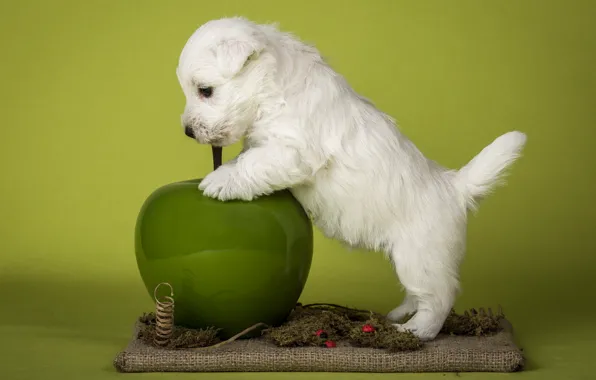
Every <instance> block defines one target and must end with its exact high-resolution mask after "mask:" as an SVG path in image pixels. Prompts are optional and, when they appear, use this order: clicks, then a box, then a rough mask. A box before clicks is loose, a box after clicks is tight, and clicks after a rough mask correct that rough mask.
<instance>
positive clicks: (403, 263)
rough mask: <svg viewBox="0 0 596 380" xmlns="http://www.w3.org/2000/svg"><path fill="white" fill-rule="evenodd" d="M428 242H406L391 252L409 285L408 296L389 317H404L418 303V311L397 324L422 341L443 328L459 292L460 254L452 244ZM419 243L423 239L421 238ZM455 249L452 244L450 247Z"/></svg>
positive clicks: (416, 307) (400, 328)
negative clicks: (452, 250) (450, 249)
mask: <svg viewBox="0 0 596 380" xmlns="http://www.w3.org/2000/svg"><path fill="white" fill-rule="evenodd" d="M423 241H426V242H427V243H424V244H423V245H420V244H412V243H414V242H411V244H404V243H407V242H404V241H401V242H400V244H399V247H397V246H396V247H394V249H393V250H392V252H391V255H392V259H393V262H394V265H395V269H396V272H397V275H398V277H399V280H400V282H401V283H402V284H403V286H404V287H405V288H406V291H407V293H408V297H407V298H406V300H405V301H406V302H404V304H402V305H400V306H398V307H397V308H396V309H395V310H393V311H392V312H391V313H390V315H389V316H388V317H389V318H390V319H392V320H395V317H403V315H401V314H402V313H404V312H406V311H407V312H408V313H406V314H409V313H411V312H412V310H411V309H412V308H413V306H414V305H415V312H416V313H415V314H414V316H413V317H412V318H410V319H409V320H408V321H407V322H406V323H404V324H395V326H396V328H398V329H399V330H400V331H410V332H412V333H413V334H414V335H416V336H418V337H419V338H420V339H422V340H432V339H434V338H435V337H436V336H437V334H438V333H439V332H440V331H441V328H442V327H443V323H444V322H445V319H446V318H447V316H448V315H449V312H450V311H451V308H452V307H453V304H454V302H455V297H456V296H457V293H458V288H459V281H458V278H457V267H458V265H459V260H458V256H459V255H458V253H459V252H450V251H449V247H450V245H449V244H447V242H444V243H445V244H437V240H436V239H435V240H434V242H433V241H432V240H423ZM418 243H420V241H418ZM451 247H452V248H453V246H451ZM404 315H405V314H404Z"/></svg>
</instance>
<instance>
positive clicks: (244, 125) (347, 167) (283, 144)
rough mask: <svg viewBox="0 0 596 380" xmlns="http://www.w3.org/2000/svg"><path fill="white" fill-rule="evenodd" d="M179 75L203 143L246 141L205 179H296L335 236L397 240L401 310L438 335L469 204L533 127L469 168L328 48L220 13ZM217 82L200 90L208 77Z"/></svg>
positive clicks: (224, 191)
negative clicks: (399, 121)
mask: <svg viewBox="0 0 596 380" xmlns="http://www.w3.org/2000/svg"><path fill="white" fill-rule="evenodd" d="M177 75H178V78H179V81H180V84H181V86H182V89H183V91H184V93H185V96H186V101H187V103H186V107H185V111H184V114H183V115H182V121H183V125H185V126H188V127H190V128H191V129H192V130H193V131H194V134H195V137H196V140H197V141H198V142H200V143H207V144H214V145H221V146H226V145H229V144H232V143H235V142H237V141H240V140H241V139H242V138H244V146H243V150H242V153H241V154H240V155H239V156H238V157H236V158H234V159H233V160H231V161H229V162H227V163H225V164H224V165H222V166H221V167H220V168H219V169H217V170H215V171H214V172H212V173H210V174H209V175H207V176H206V177H205V179H204V180H203V181H202V183H201V184H200V185H199V188H200V189H201V190H203V192H204V194H206V195H207V196H210V197H213V198H217V199H219V200H222V201H225V200H231V199H242V200H252V199H255V198H256V197H259V196H262V195H265V194H270V193H271V192H273V191H275V190H278V189H284V188H289V189H291V191H292V193H293V194H294V195H295V197H296V198H297V199H298V200H299V201H300V203H301V204H302V205H303V207H304V208H305V209H306V210H307V212H308V213H309V214H310V215H311V216H312V218H313V221H314V223H315V225H316V226H318V227H319V228H320V229H321V230H322V232H323V233H324V234H325V235H326V236H327V237H329V238H334V239H338V240H340V241H342V242H344V243H346V244H348V245H350V246H354V247H361V248H365V249H369V250H375V251H382V252H385V253H386V254H387V255H388V257H389V258H390V259H391V261H392V263H393V265H394V267H395V270H396V273H397V275H398V277H399V280H400V282H401V283H402V285H403V287H404V288H405V291H406V297H405V299H404V301H403V303H402V304H401V305H400V306H398V307H397V308H395V309H394V310H393V311H391V313H390V314H389V317H390V318H392V319H393V320H398V319H400V318H401V317H403V316H404V315H406V314H410V313H414V312H415V315H414V316H413V317H412V318H411V319H410V320H409V321H408V322H407V323H405V324H403V325H399V324H396V327H397V328H399V329H401V330H410V331H412V332H413V333H414V334H416V335H417V336H419V337H420V338H422V339H425V340H429V339H434V337H435V336H436V335H437V333H438V332H439V331H440V329H441V327H442V325H443V322H444V320H445V318H446V316H447V314H448V313H449V311H450V309H451V308H452V307H453V304H454V299H455V297H456V295H457V293H458V286H459V285H458V283H459V281H458V271H459V265H460V261H461V259H462V256H463V254H464V251H465V242H466V221H467V212H468V210H470V209H474V208H475V207H476V202H477V201H478V200H479V199H481V198H482V197H483V196H485V195H486V194H488V193H489V192H490V191H491V190H492V189H493V188H494V187H495V186H496V185H497V183H498V182H499V178H500V177H501V176H502V175H503V174H504V172H505V170H506V169H507V167H508V166H509V165H510V164H511V163H512V162H513V161H514V160H515V159H516V158H517V157H518V156H519V154H520V152H521V150H522V148H523V146H524V144H525V141H526V136H525V135H524V134H523V133H520V132H509V133H506V134H504V135H502V136H500V137H498V138H497V139H496V140H495V141H494V142H493V143H492V144H490V145H489V146H488V147H486V148H484V150H482V152H480V153H479V154H478V155H477V156H476V157H475V158H474V159H473V160H472V161H470V163H469V164H467V165H466V166H464V167H463V168H462V169H460V170H448V169H445V168H443V167H441V166H439V165H438V164H436V163H435V162H433V161H431V160H429V159H427V158H425V156H424V155H423V154H422V153H421V152H420V151H419V150H418V149H417V148H416V146H415V145H414V144H413V143H412V142H411V141H410V140H408V139H407V137H405V136H404V135H403V134H401V133H400V132H399V130H398V129H397V128H396V125H395V123H394V121H393V119H391V118H390V117H389V116H387V115H386V114H384V113H383V112H381V111H379V110H378V109H377V108H375V106H374V105H373V104H372V103H371V102H369V101H368V100H367V99H365V98H363V97H361V96H360V95H358V94H357V93H356V92H354V90H353V89H352V88H351V87H350V86H349V84H348V83H347V82H346V80H345V79H344V78H343V77H342V76H340V75H339V74H337V73H336V72H335V71H334V70H332V69H331V68H330V67H329V66H328V65H327V64H326V63H325V62H324V61H323V59H322V58H321V56H320V55H319V52H318V51H317V50H316V49H315V48H313V47H312V46H309V45H306V44H304V43H302V42H301V41H299V40H298V39H296V38H294V37H293V36H292V35H290V34H287V33H283V32H280V31H279V30H278V29H277V28H276V27H275V26H273V25H257V24H255V23H252V22H250V21H248V20H246V19H243V18H225V19H220V20H213V21H210V22H208V23H206V24H204V25H202V26H201V27H200V28H199V29H198V30H197V31H196V32H195V33H194V34H193V35H192V36H191V37H190V39H189V41H188V42H187V44H186V46H185V47H184V49H183V51H182V54H181V56H180V61H179V66H178V68H177ZM200 86H201V87H205V86H212V87H213V89H214V90H213V95H212V96H211V97H209V98H205V97H203V96H200V94H199V93H198V91H197V88H198V87H200Z"/></svg>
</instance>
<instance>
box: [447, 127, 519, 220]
mask: <svg viewBox="0 0 596 380" xmlns="http://www.w3.org/2000/svg"><path fill="white" fill-rule="evenodd" d="M525 144H526V135H525V134H523V133H521V132H517V131H514V132H508V133H505V134H504V135H501V136H499V137H497V139H496V140H495V141H493V142H492V143H491V144H490V145H488V146H487V147H485V148H484V149H483V150H482V151H481V152H480V153H478V155H476V157H474V158H473V159H472V160H471V161H470V162H469V163H468V164H467V165H466V166H464V167H463V168H461V169H460V170H459V171H458V172H457V174H456V182H457V185H458V187H459V188H460V189H461V190H462V192H463V194H464V196H465V197H466V200H467V204H468V208H469V209H472V210H475V209H476V207H477V203H478V201H480V200H481V199H482V198H484V197H486V196H487V195H489V194H490V193H491V192H492V190H493V189H494V188H495V187H497V186H498V185H500V184H502V183H503V177H504V175H505V172H506V170H507V168H508V167H509V166H510V165H511V164H512V163H513V162H514V161H515V160H516V159H517V158H518V157H520V155H521V151H522V149H523V147H524V145H525Z"/></svg>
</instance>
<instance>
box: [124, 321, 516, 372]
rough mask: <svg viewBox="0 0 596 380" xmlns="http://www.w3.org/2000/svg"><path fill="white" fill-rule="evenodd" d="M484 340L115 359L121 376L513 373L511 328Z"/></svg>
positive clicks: (444, 338)
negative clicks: (390, 348) (391, 348)
mask: <svg viewBox="0 0 596 380" xmlns="http://www.w3.org/2000/svg"><path fill="white" fill-rule="evenodd" d="M504 323H505V329H504V330H503V331H501V332H499V333H498V334H495V335H492V336H487V337H469V336H466V337H464V336H448V335H440V336H438V337H437V338H436V339H435V340H433V341H431V342H427V343H425V344H424V346H423V348H421V349H420V350H416V351H410V352H399V353H389V352H386V351H384V350H379V349H372V348H356V347H351V346H346V345H341V344H339V345H338V346H337V347H335V348H324V347H297V348H281V347H277V346H275V345H273V344H271V343H269V342H266V341H264V340H263V339H260V338H256V339H241V340H237V341H234V342H231V343H229V344H226V345H223V346H220V347H217V348H198V349H176V350H170V349H160V348H155V347H152V346H149V345H146V344H144V343H143V342H141V341H140V340H138V339H137V338H136V337H137V332H138V329H139V327H140V326H139V324H138V323H137V324H136V325H135V332H134V335H133V338H132V340H131V341H130V343H129V344H128V346H127V347H126V348H125V349H124V350H123V351H122V352H120V353H119V354H118V355H117V356H116V358H115V359H114V366H115V368H116V369H117V370H118V371H120V372H371V373H372V372H515V371H520V370H522V369H523V366H524V357H523V354H522V351H521V350H520V349H519V348H518V347H517V345H516V344H515V342H514V340H513V333H512V329H511V325H510V324H509V323H508V322H507V321H504Z"/></svg>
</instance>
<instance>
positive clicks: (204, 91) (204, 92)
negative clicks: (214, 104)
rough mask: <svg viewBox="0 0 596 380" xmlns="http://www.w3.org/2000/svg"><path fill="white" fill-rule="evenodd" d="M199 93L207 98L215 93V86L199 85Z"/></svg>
mask: <svg viewBox="0 0 596 380" xmlns="http://www.w3.org/2000/svg"><path fill="white" fill-rule="evenodd" d="M199 94H201V96H204V97H206V98H210V97H211V95H213V87H199Z"/></svg>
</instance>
